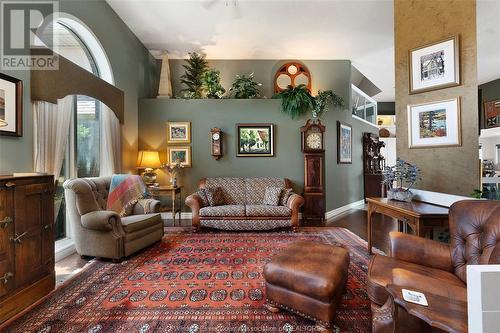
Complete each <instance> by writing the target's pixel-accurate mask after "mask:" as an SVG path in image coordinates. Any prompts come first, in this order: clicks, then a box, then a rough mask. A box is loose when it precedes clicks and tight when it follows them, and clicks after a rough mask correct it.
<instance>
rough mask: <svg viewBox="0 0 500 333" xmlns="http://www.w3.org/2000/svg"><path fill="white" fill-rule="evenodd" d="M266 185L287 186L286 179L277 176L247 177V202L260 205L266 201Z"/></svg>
mask: <svg viewBox="0 0 500 333" xmlns="http://www.w3.org/2000/svg"><path fill="white" fill-rule="evenodd" d="M266 187H279V188H285V187H286V186H285V179H284V178H276V177H258V178H246V179H245V189H246V204H247V205H260V204H262V203H263V202H264V195H265V192H266Z"/></svg>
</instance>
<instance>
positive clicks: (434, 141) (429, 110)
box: [408, 97, 462, 148]
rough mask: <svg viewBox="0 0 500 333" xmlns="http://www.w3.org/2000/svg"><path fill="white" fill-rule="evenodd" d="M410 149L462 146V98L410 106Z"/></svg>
mask: <svg viewBox="0 0 500 333" xmlns="http://www.w3.org/2000/svg"><path fill="white" fill-rule="evenodd" d="M408 136H409V137H408V144H409V147H410V148H430V147H433V148H434V147H450V146H460V145H461V144H462V143H461V137H462V133H461V125H460V98H458V97H457V98H454V99H449V100H445V101H440V102H433V103H425V104H415V105H408Z"/></svg>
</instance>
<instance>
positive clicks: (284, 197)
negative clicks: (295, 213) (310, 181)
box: [280, 188, 293, 206]
mask: <svg viewBox="0 0 500 333" xmlns="http://www.w3.org/2000/svg"><path fill="white" fill-rule="evenodd" d="M292 193H293V189H291V188H285V189H283V191H282V192H281V197H280V206H286V204H287V202H288V198H290V196H291V195H292Z"/></svg>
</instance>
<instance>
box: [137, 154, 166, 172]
mask: <svg viewBox="0 0 500 333" xmlns="http://www.w3.org/2000/svg"><path fill="white" fill-rule="evenodd" d="M160 166H161V162H160V155H159V154H158V152H157V151H152V150H141V151H140V152H139V156H138V158H137V168H151V169H158V168H159V167H160Z"/></svg>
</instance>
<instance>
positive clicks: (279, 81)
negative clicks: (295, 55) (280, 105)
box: [274, 61, 311, 93]
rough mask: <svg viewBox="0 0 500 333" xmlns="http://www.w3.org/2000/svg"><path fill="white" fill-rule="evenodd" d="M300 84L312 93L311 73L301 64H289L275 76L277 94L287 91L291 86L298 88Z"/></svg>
mask: <svg viewBox="0 0 500 333" xmlns="http://www.w3.org/2000/svg"><path fill="white" fill-rule="evenodd" d="M299 84H304V85H305V86H306V87H307V89H308V90H309V91H311V73H310V72H309V69H307V67H306V66H305V65H304V64H301V63H300V62H297V61H291V62H287V63H286V64H284V65H282V66H281V67H280V68H279V69H278V71H277V72H276V74H275V75H274V92H276V93H279V92H281V91H283V90H285V89H286V88H287V87H288V86H289V85H291V86H292V87H296V86H298V85H299Z"/></svg>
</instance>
